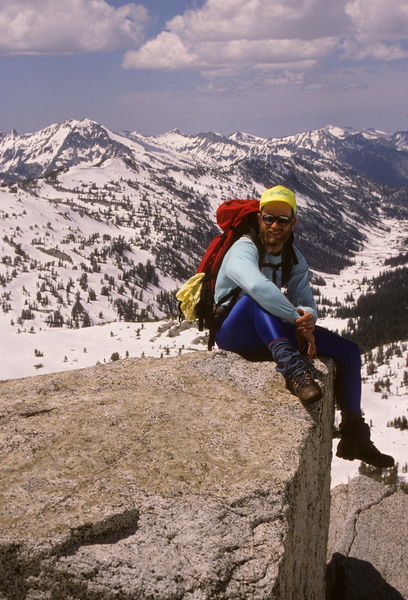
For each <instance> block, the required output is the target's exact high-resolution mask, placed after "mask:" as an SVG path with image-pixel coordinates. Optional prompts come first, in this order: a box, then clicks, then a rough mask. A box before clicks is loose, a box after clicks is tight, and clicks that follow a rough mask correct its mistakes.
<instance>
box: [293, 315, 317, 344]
mask: <svg viewBox="0 0 408 600" xmlns="http://www.w3.org/2000/svg"><path fill="white" fill-rule="evenodd" d="M296 310H297V312H298V313H299V314H300V317H299V318H298V319H296V321H295V327H296V333H298V334H299V335H301V336H302V337H304V338H307V337H308V336H309V335H311V334H312V333H313V331H314V328H315V322H314V319H313V315H312V314H311V313H308V312H306V311H304V310H302V309H301V308H297V309H296Z"/></svg>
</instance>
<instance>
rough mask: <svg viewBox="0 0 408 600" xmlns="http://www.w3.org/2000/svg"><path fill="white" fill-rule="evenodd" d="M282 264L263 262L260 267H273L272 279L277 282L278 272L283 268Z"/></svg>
mask: <svg viewBox="0 0 408 600" xmlns="http://www.w3.org/2000/svg"><path fill="white" fill-rule="evenodd" d="M281 266H282V263H281V262H280V263H278V264H277V265H274V264H273V263H267V262H264V263H262V265H260V267H259V268H260V269H262V267H267V268H268V269H271V270H272V281H273V283H274V284H276V273H277V271H278V270H279V269H280V268H281Z"/></svg>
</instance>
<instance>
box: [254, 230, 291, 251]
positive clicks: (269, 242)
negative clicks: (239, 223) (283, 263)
mask: <svg viewBox="0 0 408 600" xmlns="http://www.w3.org/2000/svg"><path fill="white" fill-rule="evenodd" d="M290 232H291V228H289V229H288V230H287V231H278V232H277V234H276V233H275V234H273V233H272V230H271V229H265V230H264V231H263V232H262V231H260V232H259V237H260V238H261V242H262V243H263V245H264V246H265V249H266V250H267V252H271V253H273V252H276V253H280V251H281V250H282V247H283V245H284V243H285V242H286V241H287V240H288V239H289V236H290Z"/></svg>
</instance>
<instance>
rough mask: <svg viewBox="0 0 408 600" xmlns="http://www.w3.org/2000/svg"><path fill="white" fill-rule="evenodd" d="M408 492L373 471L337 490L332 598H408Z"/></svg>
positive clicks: (329, 594) (331, 563) (332, 528)
mask: <svg viewBox="0 0 408 600" xmlns="http://www.w3.org/2000/svg"><path fill="white" fill-rule="evenodd" d="M407 514H408V494H406V493H404V492H403V491H402V489H399V488H398V486H395V485H394V486H391V485H387V486H385V485H384V484H382V483H379V482H376V481H373V480H372V479H369V478H368V477H356V478H355V479H353V480H352V481H351V482H350V483H349V485H340V486H337V487H336V488H334V490H333V491H332V507H331V521H330V535H329V542H328V559H329V566H328V586H327V598H328V600H404V599H405V598H408V558H407V539H408V520H407Z"/></svg>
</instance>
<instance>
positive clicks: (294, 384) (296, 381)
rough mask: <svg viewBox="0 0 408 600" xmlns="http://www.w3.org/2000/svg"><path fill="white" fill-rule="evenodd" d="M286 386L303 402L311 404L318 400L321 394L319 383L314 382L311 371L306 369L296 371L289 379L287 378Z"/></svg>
mask: <svg viewBox="0 0 408 600" xmlns="http://www.w3.org/2000/svg"><path fill="white" fill-rule="evenodd" d="M286 386H287V388H288V390H289V391H291V392H292V393H293V394H295V396H297V397H298V398H299V400H300V401H301V402H302V403H303V404H312V403H313V402H317V400H320V398H322V396H323V392H322V389H321V387H320V385H319V384H318V383H316V381H315V380H314V379H313V376H312V374H311V372H310V371H308V370H305V371H302V372H301V373H297V374H296V375H294V376H293V377H292V378H291V379H287V380H286Z"/></svg>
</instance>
